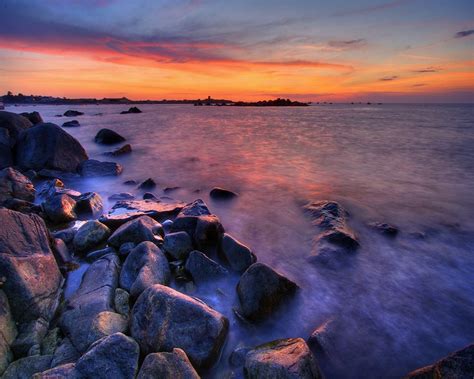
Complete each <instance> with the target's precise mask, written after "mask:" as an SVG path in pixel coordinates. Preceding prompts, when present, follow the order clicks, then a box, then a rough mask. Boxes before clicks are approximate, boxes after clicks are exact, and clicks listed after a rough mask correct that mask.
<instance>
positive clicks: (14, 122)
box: [0, 111, 33, 146]
mask: <svg viewBox="0 0 474 379" xmlns="http://www.w3.org/2000/svg"><path fill="white" fill-rule="evenodd" d="M32 126H33V124H32V123H31V121H30V120H28V119H27V118H26V117H23V116H21V115H19V114H16V113H11V112H6V111H0V128H4V129H6V130H8V135H9V136H10V138H11V139H12V145H11V146H13V145H14V144H15V142H16V140H17V138H18V135H19V134H20V133H21V132H22V131H25V130H27V129H29V128H31V127H32Z"/></svg>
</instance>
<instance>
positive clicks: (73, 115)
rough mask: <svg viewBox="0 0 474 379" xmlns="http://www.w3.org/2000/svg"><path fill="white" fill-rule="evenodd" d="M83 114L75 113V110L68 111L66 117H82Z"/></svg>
mask: <svg viewBox="0 0 474 379" xmlns="http://www.w3.org/2000/svg"><path fill="white" fill-rule="evenodd" d="M83 114H84V113H83V112H79V111H75V110H68V111H66V112H64V116H66V117H76V116H82V115H83Z"/></svg>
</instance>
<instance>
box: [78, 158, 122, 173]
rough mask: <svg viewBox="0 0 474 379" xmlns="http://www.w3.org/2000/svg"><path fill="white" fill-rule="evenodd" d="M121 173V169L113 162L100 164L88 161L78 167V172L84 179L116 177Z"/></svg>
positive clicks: (93, 160) (95, 161) (96, 161)
mask: <svg viewBox="0 0 474 379" xmlns="http://www.w3.org/2000/svg"><path fill="white" fill-rule="evenodd" d="M122 171H123V167H122V166H121V165H119V164H118V163H115V162H101V161H98V160H95V159H88V160H86V161H83V162H82V163H81V164H80V165H79V172H80V173H81V175H82V176H85V177H96V176H117V175H120V174H121V173H122Z"/></svg>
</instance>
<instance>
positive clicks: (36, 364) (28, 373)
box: [2, 355, 52, 379]
mask: <svg viewBox="0 0 474 379" xmlns="http://www.w3.org/2000/svg"><path fill="white" fill-rule="evenodd" d="M51 359H52V356H51V355H33V356H31V357H25V358H21V359H18V360H17V361H15V362H13V363H11V364H10V366H8V368H7V370H6V371H5V373H4V374H3V376H2V379H25V378H31V377H32V376H33V375H34V374H36V373H40V372H43V371H46V370H47V369H49V368H50V367H51Z"/></svg>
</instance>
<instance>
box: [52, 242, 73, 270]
mask: <svg viewBox="0 0 474 379" xmlns="http://www.w3.org/2000/svg"><path fill="white" fill-rule="evenodd" d="M52 251H53V254H54V257H55V258H56V262H57V263H58V265H59V267H60V268H62V267H64V266H65V265H66V264H68V263H70V262H72V260H73V259H72V256H71V253H70V252H69V248H68V247H67V245H66V243H65V242H64V240H62V239H61V238H55V239H54V242H53V244H52Z"/></svg>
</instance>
